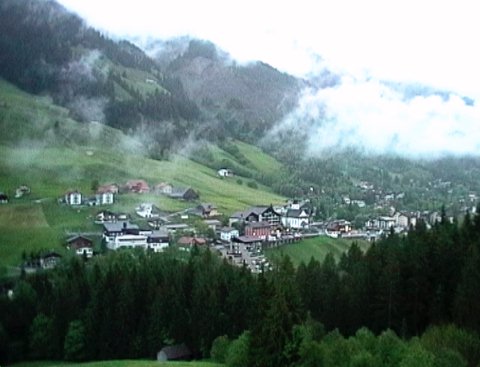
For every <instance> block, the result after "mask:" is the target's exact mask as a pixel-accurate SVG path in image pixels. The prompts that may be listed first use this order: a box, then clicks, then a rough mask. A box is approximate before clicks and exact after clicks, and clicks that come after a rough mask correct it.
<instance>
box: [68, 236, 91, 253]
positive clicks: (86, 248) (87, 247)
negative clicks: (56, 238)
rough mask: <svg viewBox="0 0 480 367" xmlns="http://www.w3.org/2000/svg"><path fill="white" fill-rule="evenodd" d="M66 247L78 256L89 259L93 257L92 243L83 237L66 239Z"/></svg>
mask: <svg viewBox="0 0 480 367" xmlns="http://www.w3.org/2000/svg"><path fill="white" fill-rule="evenodd" d="M67 247H68V248H69V249H70V250H74V251H75V254H77V255H79V256H86V257H87V258H90V257H92V256H93V241H92V240H91V239H90V238H87V237H84V236H74V237H71V238H69V239H67Z"/></svg>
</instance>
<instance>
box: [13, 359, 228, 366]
mask: <svg viewBox="0 0 480 367" xmlns="http://www.w3.org/2000/svg"><path fill="white" fill-rule="evenodd" d="M64 366H78V367H158V366H163V367H220V366H223V364H218V363H212V362H203V361H191V362H162V363H159V362H157V361H145V360H115V361H102V362H88V363H68V362H25V363H18V364H15V365H13V366H12V367H64Z"/></svg>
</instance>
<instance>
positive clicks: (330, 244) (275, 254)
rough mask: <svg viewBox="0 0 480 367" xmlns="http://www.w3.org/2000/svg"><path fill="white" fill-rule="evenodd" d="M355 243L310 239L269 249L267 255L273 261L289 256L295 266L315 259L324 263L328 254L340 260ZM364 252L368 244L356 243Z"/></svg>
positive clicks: (331, 239) (332, 239)
mask: <svg viewBox="0 0 480 367" xmlns="http://www.w3.org/2000/svg"><path fill="white" fill-rule="evenodd" d="M352 242H353V241H351V240H344V239H336V238H330V237H326V236H323V237H316V238H309V239H306V240H303V241H300V242H296V243H294V244H289V245H284V246H281V247H278V248H274V249H269V250H267V252H266V255H267V257H268V258H269V259H271V260H272V261H275V260H276V259H278V258H280V257H281V256H282V255H288V256H289V257H290V259H291V260H292V262H293V263H294V265H295V266H298V265H299V264H300V263H301V262H302V261H303V262H304V263H308V262H309V261H310V259H311V258H312V257H313V258H314V259H316V260H319V261H323V259H324V258H325V256H327V254H328V253H332V254H333V255H334V256H335V258H336V259H337V260H338V259H339V258H340V256H341V255H342V254H343V253H344V252H346V251H347V250H348V249H349V247H350V245H351V244H352ZM356 242H357V244H358V245H359V246H360V248H361V249H362V250H366V249H367V248H368V246H369V244H368V242H365V241H356Z"/></svg>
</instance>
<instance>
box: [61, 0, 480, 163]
mask: <svg viewBox="0 0 480 367" xmlns="http://www.w3.org/2000/svg"><path fill="white" fill-rule="evenodd" d="M59 2H60V3H62V4H63V5H64V6H66V7H67V8H68V9H70V10H73V11H75V12H77V13H78V14H79V15H80V16H82V17H83V18H85V19H86V20H87V22H88V24H90V25H92V26H94V27H96V28H98V29H100V30H103V31H105V32H107V33H109V34H110V35H115V36H118V37H125V38H133V37H144V38H148V37H149V38H160V39H168V38H172V37H176V36H183V35H190V36H193V37H198V38H201V39H206V40H210V41H212V42H214V43H215V44H217V45H218V46H219V47H220V48H222V49H223V50H225V51H227V52H228V53H229V54H230V55H231V56H232V57H233V58H234V59H236V60H238V61H240V62H248V61H253V60H261V61H264V62H266V63H268V64H270V65H272V66H274V67H275V68H277V69H279V70H281V71H285V72H288V73H290V74H293V75H296V76H300V77H305V76H308V75H312V74H315V73H317V72H319V71H321V70H323V69H325V68H327V69H329V70H331V71H333V72H334V73H337V74H338V75H340V76H341V83H340V85H338V86H335V87H334V88H332V89H331V90H322V91H318V90H315V91H306V92H305V93H304V98H305V100H302V101H301V102H300V104H299V109H298V110H297V111H294V112H293V113H292V115H291V116H288V117H287V118H286V120H285V121H281V122H280V124H283V125H285V124H291V120H292V119H296V118H306V117H308V118H311V117H312V116H310V111H305V108H306V106H310V107H312V106H311V105H310V104H312V103H314V104H316V105H318V104H320V105H322V106H324V107H325V108H324V109H323V110H326V111H327V112H326V113H327V115H328V116H327V117H328V121H334V122H335V127H336V130H338V131H339V134H344V133H345V131H344V130H345V129H347V130H346V131H347V132H348V131H355V132H356V133H358V134H360V135H358V136H357V137H356V139H354V140H353V141H357V140H359V139H360V140H362V141H365V140H368V141H371V140H372V138H371V137H370V134H371V129H376V128H378V127H379V124H380V122H382V123H385V118H382V116H383V115H385V116H386V118H388V124H390V125H391V126H393V127H391V126H390V127H389V128H388V129H387V133H378V134H377V135H378V136H377V139H380V142H379V144H377V145H378V146H382V147H383V148H380V149H379V150H380V151H384V150H385V149H388V147H391V146H392V139H393V141H394V142H395V144H393V145H394V146H397V148H398V151H403V150H405V149H406V148H408V149H413V152H414V153H419V154H430V153H438V152H442V151H445V152H447V153H448V152H452V153H456V154H457V153H458V154H464V153H475V154H480V129H476V126H475V124H476V123H477V121H478V120H477V118H478V117H480V111H479V109H480V107H478V105H480V72H479V71H478V68H479V66H480V52H478V50H477V47H476V44H477V43H478V41H477V38H478V35H479V34H480V22H478V20H477V19H476V18H477V14H478V12H477V4H476V2H475V1H473V0H455V1H450V0H444V1H442V0H438V1H430V0H424V1H418V0H415V1H414V0H402V1H385V0H384V1H378V0H362V1H355V0H348V1H347V0H335V1H323V0H317V1H314V0H295V1H282V0H276V1H270V0H267V1H266V0H263V1H260V0H243V1H226V0H223V1H221V0H202V1H195V0H175V1H171V0H160V1H149V0H135V1H130V0H119V1H105V0H95V1H93V0H59ZM385 82H389V83H394V84H395V83H397V84H402V85H406V84H414V85H425V86H428V87H431V88H433V89H439V90H442V91H447V92H448V93H450V95H449V98H443V99H441V98H439V97H438V96H434V95H430V94H428V93H427V94H425V93H423V94H422V95H419V96H416V97H415V98H413V99H412V98H410V97H409V98H406V96H405V94H404V93H403V94H402V92H399V90H398V88H397V89H395V88H392V87H391V84H389V85H390V86H387V85H386V84H383V83H385ZM465 96H467V97H469V98H470V99H471V101H473V103H466V102H465V101H463V100H462V99H461V97H465ZM310 107H309V108H310ZM302 108H303V110H302ZM310 109H314V108H310ZM345 109H347V110H348V111H345ZM305 114H307V115H308V116H306V115H305ZM319 119H323V120H325V116H320V117H319ZM404 119H408V121H405V120H404ZM418 124H421V125H422V126H421V129H417V130H419V131H424V134H423V135H420V138H418V136H416V137H415V139H413V140H412V139H411V136H412V134H411V131H410V130H409V129H410V128H414V127H417V125H418ZM325 125H326V123H325V121H323V123H322V124H318V125H315V126H313V128H312V129H313V130H312V135H315V136H317V138H315V139H316V140H315V141H312V144H315V143H316V142H317V143H318V141H319V140H318V134H321V133H323V127H324V126H325ZM327 125H328V124H327ZM337 125H338V126H337ZM352 125H354V126H352ZM397 125H399V126H398V128H397V127H395V126H397ZM476 130H479V131H478V132H477V131H476ZM439 131H440V132H439ZM442 134H443V135H442ZM472 134H473V135H472ZM367 135H368V136H367ZM374 135H375V134H374ZM417 135H418V134H417ZM432 136H436V139H437V140H436V141H435V144H431V147H427V149H423V150H422V151H418V152H417V149H415V147H416V145H417V144H419V143H420V142H421V141H422V139H423V140H431V137H432ZM452 137H455V139H453V140H454V142H453V143H449V142H448V141H449V139H450V138H452ZM357 138H358V139H357ZM312 139H314V138H312ZM404 139H407V140H408V139H410V141H403V140H404ZM323 140H325V139H323ZM333 140H336V141H337V143H336V144H337V145H338V144H340V145H342V144H349V143H345V142H344V141H343V140H342V137H341V136H336V139H333ZM350 140H351V139H350ZM373 140H374V139H373ZM447 143H448V144H447ZM318 144H323V145H324V143H318ZM367 144H370V142H368V143H367ZM425 144H427V145H428V141H427V142H426V143H425ZM330 147H331V145H330ZM373 148H375V149H373V150H377V149H376V147H373Z"/></svg>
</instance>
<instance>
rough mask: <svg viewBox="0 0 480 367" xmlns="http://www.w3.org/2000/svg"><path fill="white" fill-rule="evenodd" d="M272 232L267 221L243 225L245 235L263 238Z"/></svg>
mask: <svg viewBox="0 0 480 367" xmlns="http://www.w3.org/2000/svg"><path fill="white" fill-rule="evenodd" d="M271 233H272V225H271V224H270V223H268V222H254V223H250V224H248V225H246V226H245V236H249V237H258V238H261V239H262V240H265V239H267V238H268V236H270V234H271Z"/></svg>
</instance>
